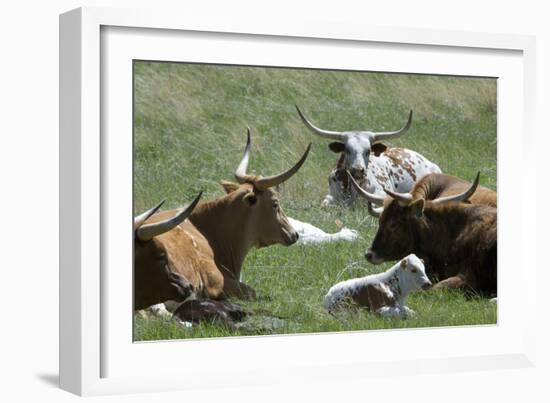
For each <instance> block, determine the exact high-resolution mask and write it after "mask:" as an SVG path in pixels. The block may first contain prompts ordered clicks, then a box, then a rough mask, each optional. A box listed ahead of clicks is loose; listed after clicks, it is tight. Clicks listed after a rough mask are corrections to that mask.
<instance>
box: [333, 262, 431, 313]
mask: <svg viewBox="0 0 550 403" xmlns="http://www.w3.org/2000/svg"><path fill="white" fill-rule="evenodd" d="M431 285H432V283H431V282H430V280H429V279H428V277H427V276H426V272H425V270H424V263H423V262H422V260H421V259H419V258H418V257H417V256H416V255H414V254H410V255H409V256H407V257H406V258H403V259H401V261H400V262H398V263H396V264H395V266H393V267H392V268H390V269H388V270H387V271H385V272H384V273H379V274H372V275H370V276H365V277H361V278H354V279H351V280H346V281H342V282H340V283H338V284H336V285H334V286H332V287H331V288H330V290H329V291H328V293H327V295H326V296H325V308H326V309H327V310H328V311H329V312H332V311H334V310H336V309H338V308H345V307H347V306H350V305H352V306H360V307H365V308H367V309H368V310H369V311H371V312H375V313H377V314H379V315H381V316H384V317H389V316H400V317H407V316H410V315H411V314H414V311H412V310H411V309H409V308H408V307H407V306H406V300H407V296H408V295H409V293H411V292H412V291H416V290H420V289H423V290H425V289H428V288H430V287H431Z"/></svg>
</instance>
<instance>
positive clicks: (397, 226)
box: [350, 172, 479, 264]
mask: <svg viewBox="0 0 550 403" xmlns="http://www.w3.org/2000/svg"><path fill="white" fill-rule="evenodd" d="M350 180H351V183H352V185H353V187H354V188H355V190H356V191H357V193H358V194H360V195H361V196H362V197H364V198H365V199H367V201H369V202H370V203H373V204H375V205H377V206H380V207H379V208H380V212H379V215H380V217H379V223H378V231H377V232H376V235H375V236H374V239H373V241H372V245H371V247H370V248H369V249H368V250H367V252H366V253H365V257H366V258H367V260H368V261H369V262H370V263H373V264H379V263H382V262H384V261H387V260H397V259H399V258H400V257H401V256H404V255H407V254H409V253H412V252H413V251H414V250H413V249H414V247H415V241H416V240H417V239H416V236H415V234H416V233H417V231H420V230H422V229H423V228H425V227H426V226H427V225H428V223H427V222H426V220H425V210H426V209H430V208H432V207H433V206H436V205H439V204H444V203H451V202H460V201H464V200H467V199H468V198H469V197H470V196H471V195H472V194H473V193H474V192H475V191H476V189H477V186H478V184H479V172H478V174H477V176H476V179H475V180H474V183H473V184H472V186H470V188H469V189H467V190H466V191H464V192H462V193H459V194H455V195H451V196H446V197H440V198H438V199H434V200H425V199H422V198H419V199H414V200H413V197H412V194H411V193H397V192H393V191H391V190H389V189H384V190H385V192H386V193H387V195H388V196H386V197H385V198H382V197H379V196H376V195H373V194H371V193H369V192H367V191H366V190H365V189H363V188H361V187H360V186H359V184H358V183H357V182H356V181H355V180H354V179H353V178H352V177H350ZM434 242H437V241H436V240H434Z"/></svg>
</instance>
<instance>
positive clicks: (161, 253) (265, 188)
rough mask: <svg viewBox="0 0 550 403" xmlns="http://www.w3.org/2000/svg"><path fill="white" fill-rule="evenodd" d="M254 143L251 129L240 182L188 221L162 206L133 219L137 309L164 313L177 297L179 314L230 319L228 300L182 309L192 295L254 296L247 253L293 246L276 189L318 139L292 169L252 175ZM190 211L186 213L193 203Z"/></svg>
mask: <svg viewBox="0 0 550 403" xmlns="http://www.w3.org/2000/svg"><path fill="white" fill-rule="evenodd" d="M250 147H251V143H250V131H249V132H248V139H247V144H246V148H245V152H244V155H243V157H242V159H241V162H240V163H239V165H238V167H237V169H236V170H235V178H236V180H237V183H232V182H222V186H223V188H224V189H225V192H226V195H225V196H223V197H220V198H218V199H216V200H211V201H208V202H204V203H201V204H199V205H197V206H196V207H195V204H196V203H197V202H198V198H197V199H196V200H195V202H194V203H193V207H194V210H193V212H192V214H191V215H190V216H189V219H188V220H186V221H183V220H181V219H180V218H181V217H180V214H181V212H180V211H178V210H168V211H162V212H157V213H156V210H157V209H158V207H160V206H156V207H155V208H153V209H151V210H149V211H148V212H146V213H145V214H143V215H141V216H139V217H138V218H139V220H136V222H138V221H139V223H138V224H135V225H134V231H135V244H134V248H135V254H134V276H135V279H136V282H135V287H134V296H135V298H134V309H136V310H139V309H143V308H145V307H147V306H150V305H156V310H157V311H160V312H165V313H166V309H165V307H163V306H162V305H160V304H164V302H166V300H176V301H178V303H176V304H171V305H170V306H171V308H172V309H171V311H172V313H173V312H178V316H179V317H180V319H181V320H186V319H185V316H186V315H187V314H188V313H189V315H191V316H192V317H191V318H190V320H191V321H193V317H205V318H212V317H224V314H223V313H220V314H219V315H216V309H217V307H221V309H223V310H224V311H227V312H226V313H228V314H229V316H231V315H230V314H231V312H233V311H235V309H234V307H233V306H228V305H227V304H217V303H194V304H192V305H189V306H188V308H189V309H185V306H184V307H183V308H181V309H180V310H178V308H179V306H180V305H181V301H185V300H187V299H189V300H195V299H201V300H204V299H212V300H224V299H227V298H230V297H233V298H238V299H254V298H255V296H256V293H255V291H254V290H253V289H252V288H251V287H249V286H248V285H246V284H244V283H242V282H241V281H240V276H241V270H242V264H243V262H244V259H245V257H246V255H247V253H248V251H249V250H250V249H251V248H254V247H258V248H261V247H266V246H270V245H275V244H282V245H285V246H289V245H292V244H294V243H295V242H296V241H297V240H298V233H297V232H296V230H294V228H293V227H292V225H291V224H290V222H289V220H288V217H287V216H286V214H285V213H284V211H283V210H282V208H281V205H280V202H279V198H278V195H277V193H276V192H275V191H274V190H273V188H274V187H275V186H277V185H279V184H281V183H283V182H285V181H286V180H288V179H289V178H290V177H292V176H293V175H294V174H295V173H296V172H297V171H298V170H299V169H300V167H301V166H302V164H303V163H304V162H305V160H306V158H307V155H308V153H309V150H310V148H311V144H310V145H309V146H308V148H307V150H306V151H305V153H304V154H303V156H302V158H300V160H299V161H298V162H297V163H296V164H295V165H294V166H293V167H292V168H290V169H289V170H287V171H285V172H283V173H281V174H279V175H273V176H268V177H261V176H256V175H249V174H247V167H248V160H249V156H250ZM184 211H185V212H186V213H185V214H186V216H187V215H188V212H189V209H185V210H184ZM175 217H178V218H177V219H176V218H175ZM165 223H170V225H166V224H165ZM151 229H156V230H154V231H150V230H151ZM161 288H162V289H161ZM159 305H160V306H159ZM154 310H155V309H154ZM201 310H203V311H205V310H207V311H212V312H213V315H212V314H210V313H208V312H202V313H201V312H200V311H201ZM187 316H188V315H187Z"/></svg>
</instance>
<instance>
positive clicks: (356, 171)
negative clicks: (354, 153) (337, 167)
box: [350, 167, 365, 178]
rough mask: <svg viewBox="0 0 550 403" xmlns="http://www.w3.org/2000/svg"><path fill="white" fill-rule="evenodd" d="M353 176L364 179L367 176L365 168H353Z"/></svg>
mask: <svg viewBox="0 0 550 403" xmlns="http://www.w3.org/2000/svg"><path fill="white" fill-rule="evenodd" d="M350 171H351V174H352V175H353V176H355V177H359V178H361V177H363V176H364V175H365V168H364V167H353V168H351V169H350Z"/></svg>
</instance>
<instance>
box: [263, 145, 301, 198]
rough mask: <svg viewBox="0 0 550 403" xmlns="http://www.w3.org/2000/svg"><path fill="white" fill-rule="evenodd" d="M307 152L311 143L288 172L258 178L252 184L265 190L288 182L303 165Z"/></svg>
mask: <svg viewBox="0 0 550 403" xmlns="http://www.w3.org/2000/svg"><path fill="white" fill-rule="evenodd" d="M309 150H311V143H309V144H308V146H307V148H306V152H305V153H304V155H302V158H300V160H299V161H298V162H297V163H296V165H294V166H293V167H292V168H290V169H289V170H288V171H285V172H283V173H281V174H278V175H273V176H266V177H265V178H259V179H257V180H256V181H255V182H254V185H255V186H256V187H257V188H259V189H267V188H270V187H273V186H277V185H279V184H281V183H283V182H284V181H286V180H288V179H289V178H290V177H291V176H292V175H294V174H295V173H296V172H298V170H299V169H300V167H301V166H302V165H303V164H304V162H305V160H306V158H307V155H308V154H309Z"/></svg>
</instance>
